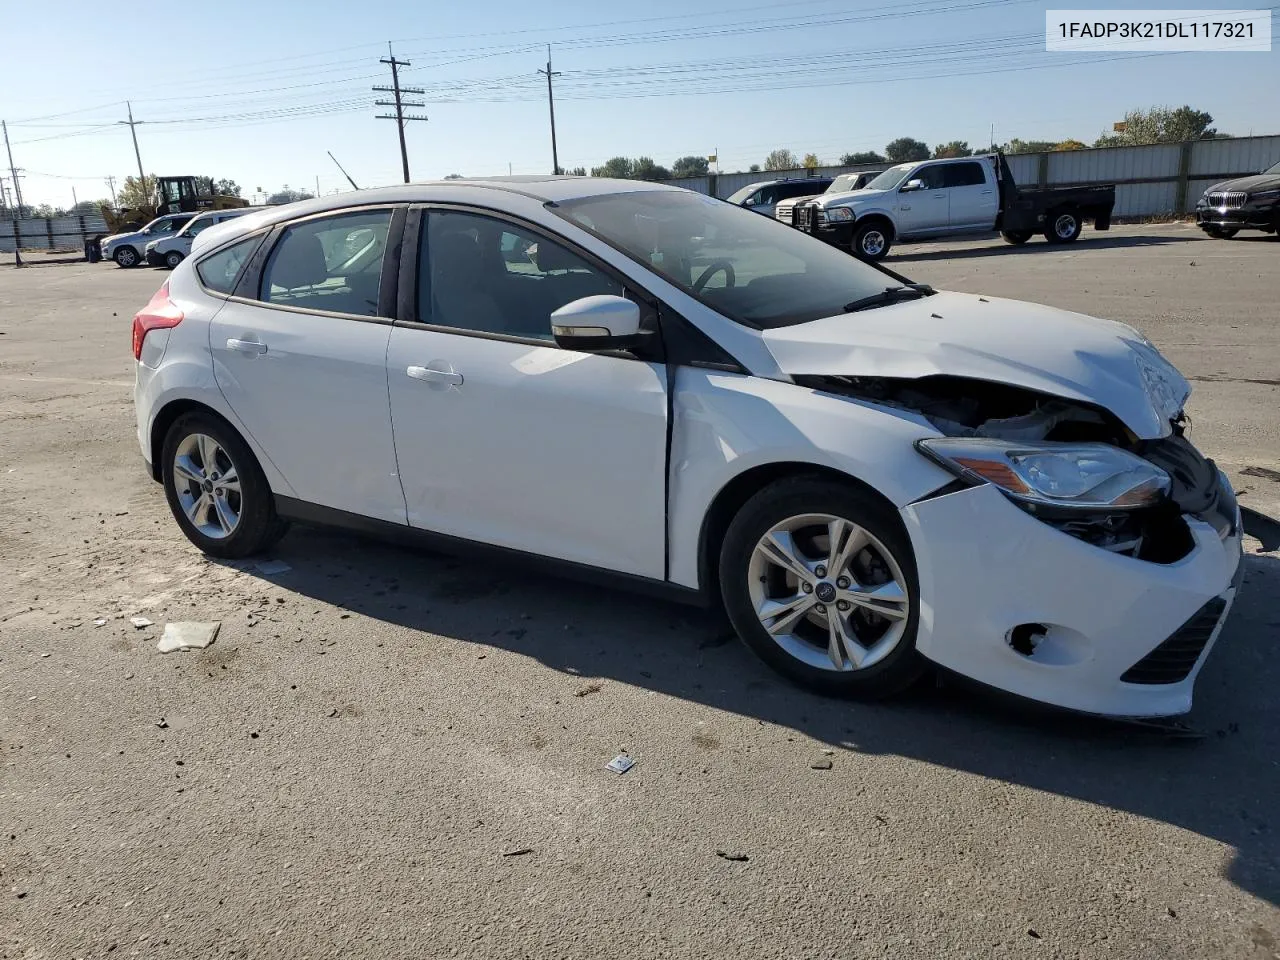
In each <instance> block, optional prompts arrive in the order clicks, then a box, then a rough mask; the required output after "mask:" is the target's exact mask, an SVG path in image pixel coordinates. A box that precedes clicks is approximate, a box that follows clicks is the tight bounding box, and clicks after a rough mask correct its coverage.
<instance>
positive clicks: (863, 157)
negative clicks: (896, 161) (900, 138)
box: [840, 150, 884, 167]
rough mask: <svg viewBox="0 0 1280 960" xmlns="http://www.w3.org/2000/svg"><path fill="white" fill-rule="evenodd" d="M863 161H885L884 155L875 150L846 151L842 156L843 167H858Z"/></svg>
mask: <svg viewBox="0 0 1280 960" xmlns="http://www.w3.org/2000/svg"><path fill="white" fill-rule="evenodd" d="M862 163H884V157H882V156H880V154H878V153H876V152H875V151H874V150H862V151H859V152H858V153H846V154H845V155H844V156H843V157H841V158H840V166H842V167H856V166H858V165H859V164H862Z"/></svg>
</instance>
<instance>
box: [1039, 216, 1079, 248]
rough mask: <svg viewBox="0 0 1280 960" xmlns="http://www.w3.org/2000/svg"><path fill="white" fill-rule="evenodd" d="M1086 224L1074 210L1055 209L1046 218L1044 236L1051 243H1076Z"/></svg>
mask: <svg viewBox="0 0 1280 960" xmlns="http://www.w3.org/2000/svg"><path fill="white" fill-rule="evenodd" d="M1082 229H1084V224H1083V223H1082V222H1081V220H1080V214H1078V213H1076V212H1075V211H1074V210H1055V211H1053V212H1052V213H1050V214H1049V215H1048V216H1047V217H1046V218H1045V227H1044V238H1045V239H1046V240H1048V241H1049V242H1050V243H1075V241H1076V238H1077V237H1079V236H1080V231H1081V230H1082Z"/></svg>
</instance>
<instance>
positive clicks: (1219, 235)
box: [1204, 226, 1237, 240]
mask: <svg viewBox="0 0 1280 960" xmlns="http://www.w3.org/2000/svg"><path fill="white" fill-rule="evenodd" d="M1204 232H1205V233H1207V234H1208V235H1209V236H1211V237H1212V238H1213V239H1214V240H1230V239H1232V238H1233V237H1235V235H1236V233H1237V231H1236V230H1235V228H1233V227H1215V226H1208V227H1205V228H1204Z"/></svg>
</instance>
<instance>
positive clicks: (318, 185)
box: [316, 173, 320, 197]
mask: <svg viewBox="0 0 1280 960" xmlns="http://www.w3.org/2000/svg"><path fill="white" fill-rule="evenodd" d="M316 196H317V197H318V196H320V174H318V173H317V174H316Z"/></svg>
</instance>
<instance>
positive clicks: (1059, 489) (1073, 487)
mask: <svg viewBox="0 0 1280 960" xmlns="http://www.w3.org/2000/svg"><path fill="white" fill-rule="evenodd" d="M916 449H917V450H919V451H920V452H921V453H922V454H924V455H925V456H926V457H928V458H929V459H931V460H933V461H934V462H936V463H938V464H940V465H941V466H943V467H945V468H946V469H947V470H950V471H951V472H952V473H954V474H955V475H956V476H958V477H960V478H961V479H963V480H968V481H970V482H973V483H982V482H986V483H992V484H994V485H995V486H997V487H999V488H1000V489H1001V490H1002V491H1004V492H1005V493H1006V494H1008V495H1009V496H1010V497H1012V498H1014V499H1015V500H1018V501H1021V502H1022V503H1024V504H1027V505H1032V504H1035V505H1042V506H1050V507H1059V508H1067V509H1075V510H1091V511H1099V510H1105V511H1111V510H1136V509H1139V508H1142V507H1149V506H1153V505H1155V504H1157V503H1159V502H1161V501H1162V500H1164V499H1165V497H1166V496H1167V494H1168V492H1169V486H1170V480H1169V475H1168V474H1167V473H1165V472H1164V471H1163V470H1161V469H1160V468H1159V467H1157V466H1155V465H1154V464H1151V463H1148V462H1147V461H1146V460H1143V459H1142V458H1141V457H1138V456H1135V455H1134V454H1132V453H1129V452H1127V451H1125V450H1121V449H1120V448H1118V447H1113V446H1111V445H1109V444H1105V443H1050V442H1039V443H1020V444H1011V443H1010V442H1009V441H1007V440H995V439H984V438H978V437H938V438H935V439H931V440H920V441H917V443H916Z"/></svg>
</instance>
